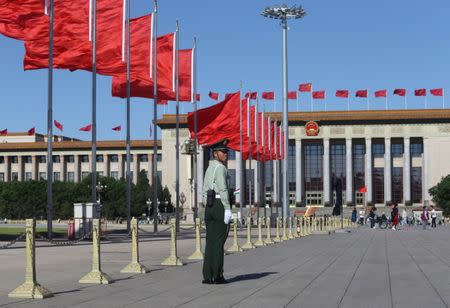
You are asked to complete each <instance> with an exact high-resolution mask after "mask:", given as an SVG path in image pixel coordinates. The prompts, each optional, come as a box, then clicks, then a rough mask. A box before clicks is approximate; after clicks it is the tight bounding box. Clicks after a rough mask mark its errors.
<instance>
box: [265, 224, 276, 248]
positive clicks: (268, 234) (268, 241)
mask: <svg viewBox="0 0 450 308" xmlns="http://www.w3.org/2000/svg"><path fill="white" fill-rule="evenodd" d="M264 243H265V244H266V245H271V244H273V243H274V242H273V241H272V238H271V228H270V217H267V218H266V239H265V240H264Z"/></svg>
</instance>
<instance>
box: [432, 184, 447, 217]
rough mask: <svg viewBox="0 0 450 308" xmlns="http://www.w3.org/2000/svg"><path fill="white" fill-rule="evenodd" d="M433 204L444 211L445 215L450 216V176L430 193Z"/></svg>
mask: <svg viewBox="0 0 450 308" xmlns="http://www.w3.org/2000/svg"><path fill="white" fill-rule="evenodd" d="M428 192H429V193H430V195H431V196H432V200H433V202H434V203H435V204H436V205H437V206H439V207H441V208H442V209H443V210H444V215H449V214H450V175H447V176H446V177H442V179H441V181H440V182H439V183H437V184H436V185H435V186H433V187H431V188H430V190H429V191H428Z"/></svg>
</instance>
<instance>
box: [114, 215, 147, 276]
mask: <svg viewBox="0 0 450 308" xmlns="http://www.w3.org/2000/svg"><path fill="white" fill-rule="evenodd" d="M138 232H139V230H138V221H137V219H136V218H135V217H133V219H131V263H130V264H128V265H127V266H125V267H124V268H123V269H122V270H121V271H120V272H121V273H140V274H145V273H148V272H149V270H148V269H147V268H146V267H145V266H144V265H142V264H141V263H140V262H139V233H138Z"/></svg>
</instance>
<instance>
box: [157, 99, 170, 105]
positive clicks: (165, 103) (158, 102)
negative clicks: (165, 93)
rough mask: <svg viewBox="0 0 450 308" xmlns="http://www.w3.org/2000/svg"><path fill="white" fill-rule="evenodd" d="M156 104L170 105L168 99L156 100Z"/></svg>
mask: <svg viewBox="0 0 450 308" xmlns="http://www.w3.org/2000/svg"><path fill="white" fill-rule="evenodd" d="M156 104H157V105H168V104H169V101H168V100H167V99H160V98H158V99H157V100H156Z"/></svg>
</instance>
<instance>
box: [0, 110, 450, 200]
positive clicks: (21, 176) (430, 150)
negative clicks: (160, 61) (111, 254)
mask: <svg viewBox="0 0 450 308" xmlns="http://www.w3.org/2000/svg"><path fill="white" fill-rule="evenodd" d="M269 115H270V116H271V118H272V119H273V120H275V121H280V120H281V114H280V113H269ZM180 123H181V124H180V127H181V130H180V144H184V142H185V141H186V140H188V139H189V131H188V129H187V122H186V115H182V116H181V117H180ZM158 125H159V127H160V128H161V140H160V141H158V157H157V160H158V175H159V178H160V179H161V180H162V184H163V186H167V187H168V188H169V189H170V191H171V193H172V198H173V199H174V200H175V180H176V178H175V175H176V172H175V159H176V156H175V136H176V133H175V116H174V115H164V116H163V117H162V118H161V119H159V120H158ZM55 138H56V140H55V142H54V151H53V162H54V173H53V177H54V180H61V181H73V182H78V181H80V180H81V179H82V178H83V177H84V176H86V175H88V174H89V172H90V171H91V170H90V168H91V164H90V163H89V162H90V161H91V159H92V157H91V152H90V148H91V145H90V142H89V141H80V140H74V139H70V138H67V137H55ZM46 150H47V145H46V142H45V136H44V135H39V134H36V135H33V136H28V135H27V134H26V133H16V134H14V133H13V134H8V135H7V136H1V137H0V181H12V180H18V181H25V180H30V179H34V180H37V179H45V178H46V161H45V160H46ZM181 152H182V153H183V152H184V148H183V147H182V149H181ZM131 153H132V162H131V169H132V172H133V173H132V177H133V181H134V182H136V179H137V172H136V171H140V170H144V171H146V172H147V174H148V177H149V180H150V182H151V181H152V178H151V173H152V169H151V167H152V164H151V161H152V157H153V156H152V155H153V142H152V141H149V140H133V141H132V143H131ZM287 154H288V159H289V170H288V173H289V174H288V179H289V193H290V204H291V205H292V206H294V205H302V206H304V205H327V204H329V205H332V204H333V202H334V199H335V197H336V189H335V188H336V183H337V182H340V183H342V185H341V186H342V196H343V203H344V204H346V205H357V206H359V205H364V204H376V205H384V204H387V203H390V202H394V203H398V204H400V205H410V204H411V205H420V204H428V203H429V202H430V201H431V200H430V196H429V193H428V189H429V188H430V187H432V186H433V185H435V184H436V183H438V182H439V181H440V179H441V177H443V176H446V175H448V174H450V163H449V159H450V109H439V110H438V109H429V110H386V111H385V110H378V111H328V112H291V113H290V114H289V147H288V153H287ZM229 156H230V157H229V162H228V168H229V176H230V185H231V187H232V188H235V189H236V188H239V189H240V190H241V191H242V192H243V191H245V192H246V194H245V200H246V203H249V202H250V200H251V201H252V203H253V202H254V200H255V197H254V196H253V195H255V196H257V195H259V193H258V188H257V187H255V181H254V180H255V179H259V181H261V179H264V187H265V188H264V190H265V192H266V194H265V196H266V200H267V201H269V202H271V203H273V202H279V201H280V199H279V196H280V193H279V192H280V187H279V186H280V184H281V183H280V182H281V181H280V174H279V170H280V166H279V162H274V163H267V162H266V163H265V165H264V166H260V170H259V172H260V173H259V174H258V173H257V174H256V176H255V172H257V171H255V170H257V168H255V167H256V164H255V162H254V161H253V164H252V166H253V169H252V170H251V171H249V170H246V172H245V174H244V181H243V183H245V187H241V185H240V182H241V181H240V174H241V172H243V171H242V170H245V168H243V167H242V165H243V164H239V161H240V155H239V153H235V152H231V153H230V155H229ZM209 158H210V153H209V152H208V151H207V150H206V149H203V148H202V147H200V149H199V156H198V170H197V171H198V174H199V175H203V174H204V171H205V170H206V167H207V165H208V161H209ZM96 159H97V171H98V172H99V174H100V175H109V176H111V177H114V178H121V177H124V175H125V143H124V141H99V142H98V145H97V157H96ZM245 165H246V166H247V167H248V163H246V164H245ZM193 174H194V172H193V157H192V156H191V155H189V154H181V155H180V191H181V192H182V193H183V194H184V195H185V196H186V203H185V206H191V205H192V204H193V200H194V198H193ZM274 174H275V176H274ZM202 178H203V176H200V177H199V181H198V184H199V187H200V188H201V187H202V183H203V179H202ZM339 180H340V181H339ZM249 191H250V192H251V193H250V194H251V195H252V197H251V198H249V193H248V192H249ZM198 194H199V197H200V198H199V201H200V200H201V189H199V192H198ZM257 200H258V199H257Z"/></svg>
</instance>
